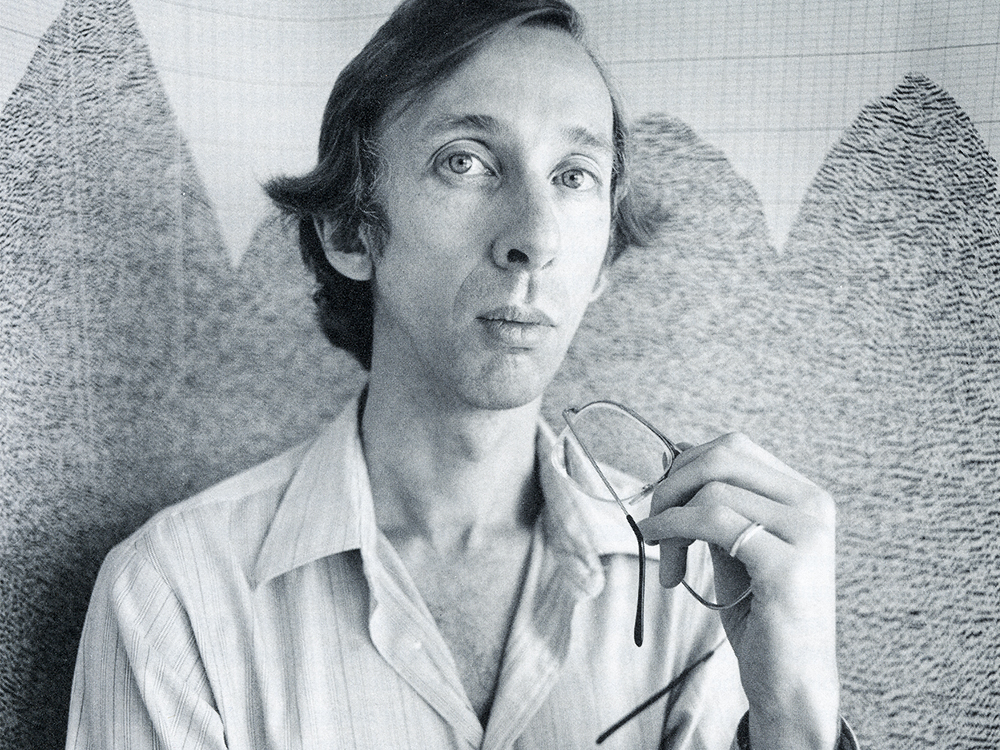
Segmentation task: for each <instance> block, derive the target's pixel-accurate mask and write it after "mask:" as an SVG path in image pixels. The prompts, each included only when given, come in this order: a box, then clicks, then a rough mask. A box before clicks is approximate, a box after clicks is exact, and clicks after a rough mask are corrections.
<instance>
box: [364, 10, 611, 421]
mask: <svg viewBox="0 0 1000 750" xmlns="http://www.w3.org/2000/svg"><path fill="white" fill-rule="evenodd" d="M379 145H380V152H381V155H382V157H383V159H384V178H385V179H384V182H383V183H382V184H381V185H380V186H379V198H380V204H381V205H382V207H383V209H384V210H385V214H386V217H387V218H388V220H389V236H388V239H387V241H386V242H385V243H384V244H383V245H382V246H381V249H380V251H377V252H376V253H375V254H374V256H373V263H374V275H375V280H374V291H375V338H374V354H373V370H377V368H380V367H390V368H395V369H394V371H395V373H397V374H398V375H401V376H402V378H401V379H402V380H404V381H405V383H406V387H407V388H413V389H417V390H420V391H422V392H423V393H425V394H431V395H432V396H433V397H435V398H438V399H445V400H447V401H449V402H452V403H456V404H463V405H465V406H471V407H475V408H487V409H502V408H511V407H516V406H520V405H524V404H527V403H530V402H532V401H534V400H536V399H538V398H539V397H540V396H541V394H542V391H543V390H544V388H545V386H546V385H547V384H548V382H549V381H550V380H551V378H552V376H553V375H554V374H555V371H556V369H557V368H558V366H559V364H560V362H561V361H562V359H563V356H564V354H565V352H566V349H567V348H568V347H569V344H570V341H571V340H572V338H573V334H574V333H575V332H576V329H577V326H578V325H579V322H580V319H581V317H582V316H583V313H584V311H585V309H586V307H587V305H588V303H589V302H590V301H591V300H592V299H593V297H594V296H596V293H597V289H598V287H599V282H600V280H601V277H602V269H603V263H604V258H605V253H606V251H607V247H608V237H609V232H610V224H611V199H610V187H611V177H612V164H613V157H614V151H613V125H612V108H611V98H610V95H609V93H608V90H607V87H606V85H605V83H604V81H603V79H602V77H601V75H600V73H599V72H598V70H597V68H596V67H595V65H594V64H593V62H592V61H591V60H590V58H589V57H588V56H587V54H586V52H585V51H584V50H583V49H582V48H581V46H580V45H579V44H578V43H577V42H576V41H575V40H573V39H572V37H570V36H569V35H568V34H565V33H563V32H560V31H554V30H550V29H542V28H531V27H520V28H517V29H514V30H512V31H510V32H505V33H503V34H502V35H500V36H498V37H496V38H495V39H493V40H491V41H490V42H488V43H487V44H486V45H485V46H484V47H483V48H482V49H481V50H480V51H479V52H478V53H477V54H476V55H475V56H474V57H473V58H472V59H471V60H469V61H468V62H467V63H466V64H465V65H463V66H462V67H461V68H459V70H458V71H457V72H456V73H455V74H454V75H452V76H451V77H450V78H448V79H447V80H445V81H443V82H442V83H441V84H439V85H438V86H437V87H436V88H435V89H434V91H433V93H432V94H431V95H430V96H428V97H426V98H424V99H422V100H420V101H417V102H415V103H413V104H412V105H410V106H409V107H408V108H406V109H404V110H403V112H402V114H400V115H399V116H398V117H396V118H395V119H394V120H392V121H391V122H389V124H388V125H387V126H385V127H384V129H383V132H382V133H381V137H380V140H379Z"/></svg>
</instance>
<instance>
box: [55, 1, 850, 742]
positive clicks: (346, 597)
mask: <svg viewBox="0 0 1000 750" xmlns="http://www.w3.org/2000/svg"><path fill="white" fill-rule="evenodd" d="M269 191H270V193H271V195H272V197H274V198H275V199H276V200H277V201H278V202H279V203H280V204H281V205H283V206H285V207H286V208H287V209H288V210H290V211H293V212H294V213H295V214H296V215H298V216H299V218H300V236H301V240H302V246H303V253H304V256H305V258H306V260H307V263H308V264H309V265H310V267H311V268H312V269H313V270H314V272H315V273H316V276H317V280H318V282H319V289H318V292H317V301H318V303H319V308H320V318H321V322H322V324H323V326H324V330H325V331H326V333H327V335H328V336H329V337H330V339H331V340H332V341H333V342H334V343H336V344H337V345H340V346H345V347H346V348H348V349H349V350H350V351H352V352H353V353H354V354H355V355H356V356H357V357H358V358H359V360H360V361H361V362H362V363H363V364H365V365H366V367H369V368H370V377H369V380H368V383H367V386H366V388H365V391H364V392H363V393H362V394H360V395H359V397H358V399H356V400H355V401H354V402H353V403H352V404H351V405H350V406H349V407H348V408H347V409H346V410H345V411H344V413H343V414H342V415H341V417H340V418H339V419H338V420H337V421H336V422H335V423H333V424H332V425H330V427H329V428H327V429H326V430H325V431H324V432H323V434H322V435H321V436H320V437H319V438H318V439H317V440H316V441H315V442H314V443H312V444H311V445H307V446H302V447H300V448H298V449H295V450H293V451H291V452H290V453H288V454H286V455H284V456H280V457H278V458H277V459H274V460H272V461H271V462H268V463H267V464H264V465H262V466H260V467H257V468H256V469H253V470H251V471H249V472H247V473H245V474H242V475H240V476H238V477H235V478H233V479H231V480H229V481H228V482H225V483H223V484H222V485H219V486H218V487H215V488H212V489H210V490H208V491H206V492H205V493H202V494H201V495H199V496H198V497H196V498H193V499H192V500H189V501H187V502H185V503H181V504H179V505H177V506H175V507H173V508H170V509H167V510H166V511H164V512H163V513H161V514H160V515H158V516H157V517H156V518H154V519H153V520H151V521H150V522H149V523H148V524H147V525H146V526H145V527H144V528H143V529H141V530H140V531H139V532H137V534H136V535H134V536H133V537H132V538H131V539H129V540H127V541H126V542H124V543H123V544H122V545H119V547H117V548H116V549H115V550H114V551H113V552H112V553H111V555H109V558H108V560H107V562H106V563H105V566H104V568H103V569H102V573H101V577H100V580H99V581H98V584H97V587H96V589H95V594H94V598H93V602H92V605H91V611H90V613H89V615H88V621H87V625H86V628H85V633H84V638H83V642H82V644H81V651H80V661H79V664H78V667H77V675H76V680H75V684H74V696H73V704H72V708H71V719H70V734H69V743H68V744H69V746H70V747H119V746H121V747H129V748H142V747H166V748H182V747H199V748H202V747H208V748H221V747H230V748H265V747H266V748H271V747H274V748H279V747H280V748H285V747H304V748H309V747H328V746H330V747H421V748H437V747H449V748H450V747H489V748H493V747H496V748H500V747H518V748H536V747H537V748H549V747H584V746H587V747H589V746H591V745H592V744H593V743H594V742H595V739H596V738H597V736H598V734H600V733H601V731H602V730H604V729H606V728H607V727H609V726H610V725H611V724H612V723H614V722H615V721H616V719H618V718H619V717H621V716H623V715H625V714H626V713H627V712H628V711H629V710H630V709H631V708H632V707H633V706H636V705H637V704H639V703H640V702H641V701H642V700H643V699H644V698H645V697H646V696H648V695H650V694H651V693H653V692H654V691H655V690H657V689H658V688H660V687H662V686H664V685H667V684H668V683H674V684H675V687H674V688H673V690H672V691H671V693H670V694H669V696H668V697H667V698H666V700H665V701H663V703H660V704H658V707H655V708H651V709H648V710H646V711H642V712H640V713H639V714H638V715H637V716H635V717H634V718H633V719H631V720H630V721H627V722H626V723H625V724H624V725H623V726H622V727H621V728H620V729H618V730H617V731H616V732H615V733H613V734H612V735H611V736H610V738H609V739H608V740H607V742H608V744H609V745H611V746H621V747H661V746H663V747H677V748H702V747H705V748H719V749H720V750H722V749H723V748H726V747H730V746H740V745H742V746H752V747H755V748H822V749H824V750H829V749H830V748H834V747H836V746H838V742H839V743H841V744H843V745H844V746H850V743H851V740H850V738H849V737H848V736H847V735H848V734H849V732H846V731H845V732H843V733H842V731H841V722H840V719H839V717H838V693H839V685H838V678H837V669H836V661H835V654H834V641H835V635H834V582H833V570H834V561H833V535H834V529H833V503H832V500H831V499H830V498H829V496H828V495H827V494H826V493H824V492H822V491H821V490H819V489H818V488H817V487H816V486H815V485H813V484H812V483H811V482H809V481H808V480H806V479H805V478H804V477H802V476H801V475H799V474H797V473H796V472H794V471H792V470H791V469H788V468H787V467H785V466H784V465H783V464H781V463H780V462H779V461H778V460H777V459H775V458H774V457H772V456H770V455H768V454H767V453H765V452H764V451H762V450H761V449H760V448H758V447H756V446H755V445H753V444H752V443H750V442H749V441H748V440H747V439H745V438H743V437H740V436H726V437H723V438H720V439H719V440H716V441H714V442H712V443H709V444H707V445H703V446H698V447H693V448H690V449H688V450H685V451H684V452H683V453H681V455H680V456H679V457H678V458H677V460H676V462H675V464H674V465H673V466H672V467H671V469H670V473H669V475H668V476H667V478H666V479H665V480H664V481H663V482H661V484H660V485H659V486H658V488H657V490H656V495H655V497H654V499H653V513H652V515H651V516H650V517H649V518H648V519H645V520H643V521H641V522H640V523H639V527H640V528H641V531H642V533H643V535H644V536H645V538H646V540H647V542H650V543H657V542H659V543H661V544H660V545H659V547H660V579H661V581H662V583H663V584H664V587H660V586H658V585H657V584H656V583H652V584H650V585H649V586H647V587H646V597H647V599H648V602H647V611H646V624H647V628H648V631H647V633H646V637H645V643H644V645H643V646H642V647H641V648H637V647H636V646H635V645H634V644H633V643H632V639H631V637H632V629H631V621H630V618H631V612H632V602H633V599H632V597H633V596H634V592H635V590H636V585H637V580H636V577H637V564H636V559H637V558H636V549H635V544H634V538H633V537H632V536H631V531H630V530H629V528H628V526H627V525H626V524H625V523H624V522H623V521H622V519H621V518H620V516H619V517H612V516H608V515H607V513H606V512H605V511H604V510H602V509H601V508H598V507H596V506H595V505H594V504H592V503H588V501H587V500H586V498H584V497H581V496H580V493H578V492H576V491H575V490H574V488H573V487H572V486H571V485H570V484H569V483H568V481H567V478H566V475H565V471H564V467H565V463H564V461H561V460H559V459H558V457H559V456H560V455H561V453H560V447H559V446H558V445H556V444H555V440H554V438H553V436H552V434H551V432H550V431H549V430H548V428H547V427H546V426H545V425H543V424H541V422H540V417H539V405H540V402H541V398H542V394H543V392H544V390H545V388H546V386H547V384H548V383H549V381H550V380H551V378H552V377H553V375H554V373H555V371H556V369H557V368H558V366H559V364H560V362H561V361H562V358H563V356H564V354H565V352H566V350H567V347H568V346H569V344H570V341H571V339H572V337H573V334H574V333H575V331H576V329H577V326H578V325H579V322H580V319H581V318H582V316H583V314H584V312H585V310H586V308H587V306H588V304H589V303H590V302H591V301H592V300H593V299H594V298H595V297H597V296H598V295H599V294H600V291H601V289H602V286H603V283H604V279H605V275H606V273H607V272H608V268H609V265H610V263H611V262H612V260H613V259H614V257H616V256H617V254H618V253H620V252H621V251H623V250H624V248H625V247H626V246H627V245H628V244H630V243H634V242H638V241H639V240H640V239H641V222H639V221H638V220H637V219H636V218H635V211H634V207H633V206H632V203H631V200H630V197H629V194H628V170H627V150H626V140H625V129H624V125H623V121H622V117H621V113H620V108H619V107H618V104H617V101H616V100H615V99H614V98H613V97H612V95H611V93H610V90H609V87H608V85H607V81H606V79H605V76H604V75H603V73H602V71H601V69H600V68H599V67H598V65H597V63H596V62H595V61H594V59H593V57H592V55H591V54H590V53H589V52H588V50H587V48H586V47H585V46H584V45H583V43H582V41H581V32H580V30H579V21H578V19H577V17H576V15H575V14H574V12H573V11H572V10H571V9H570V8H569V7H568V6H566V5H564V4H563V3H562V2H561V1H560V0H505V1H504V2H486V1H485V0H484V1H482V2H467V1H465V2H463V1H462V0H453V1H452V0H445V1H444V2H435V1H434V0H415V1H413V2H406V3H404V4H403V5H402V6H400V8H399V9H397V11H396V12H395V13H394V15H393V17H392V18H390V20H389V21H388V22H387V23H386V25H385V26H383V27H382V29H380V30H379V32H378V33H377V34H376V35H375V37H374V38H373V39H372V41H371V42H369V44H368V46H367V47H366V48H365V50H364V51H362V53H361V54H359V56H358V57H357V58H356V59H355V60H354V61H353V62H352V63H351V64H350V65H349V66H348V68H347V69H345V71H344V72H343V73H342V74H341V76H340V78H339V79H338V82H337V84H336V86H335V88H334V91H333V93H332V95H331V99H330V103H329V105H328V108H327V113H326V116H325V118H324V127H323V132H322V134H321V143H320V159H319V163H318V165H317V167H316V168H315V169H314V170H313V172H311V173H310V174H308V175H306V176H304V177H302V178H295V179H284V180H279V181H276V182H274V183H272V184H271V185H270V186H269ZM553 456H556V460H553V458H552V457H553ZM691 539H703V540H706V541H709V542H711V543H713V544H715V545H717V546H718V547H720V548H721V549H725V550H729V551H730V553H731V554H732V557H731V558H730V557H727V556H725V555H724V554H722V555H716V558H715V574H716V576H717V582H718V585H719V587H720V590H727V589H728V588H731V587H732V586H734V585H736V584H735V583H734V582H735V581H738V580H745V579H746V577H747V575H749V579H750V581H751V583H752V595H751V596H750V597H749V598H748V599H746V600H744V601H743V602H741V603H740V604H738V605H736V606H734V607H732V608H730V609H727V610H725V611H724V612H723V613H722V617H721V624H720V618H719V617H717V616H716V615H715V613H713V612H711V611H709V610H708V609H705V608H704V607H702V606H701V605H700V604H698V603H697V602H695V601H694V600H693V599H692V598H691V597H688V596H687V595H686V593H685V592H684V591H683V589H680V588H673V587H674V586H675V584H676V583H678V582H679V581H680V579H681V578H682V577H683V576H684V560H685V551H686V544H687V543H688V541H689V540H691ZM654 549H655V548H654ZM695 573H696V574H697V571H695ZM723 626H724V629H725V634H723V632H722V631H723ZM727 638H728V644H725V643H724V642H725V641H726V639H727ZM720 642H722V643H723V645H720ZM734 655H735V659H734ZM744 712H746V714H745V719H744V721H743V723H742V728H741V729H740V731H739V733H738V732H737V724H738V723H739V722H740V719H741V716H744Z"/></svg>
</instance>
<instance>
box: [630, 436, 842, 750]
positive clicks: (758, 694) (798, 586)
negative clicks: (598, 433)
mask: <svg viewBox="0 0 1000 750" xmlns="http://www.w3.org/2000/svg"><path fill="white" fill-rule="evenodd" d="M754 523H759V524H761V525H762V526H763V528H762V529H760V530H759V531H756V532H755V533H752V534H750V535H749V536H746V537H745V542H743V543H742V544H740V545H739V548H738V549H737V551H736V554H735V557H730V556H729V554H728V550H730V549H732V547H733V545H734V543H735V542H736V540H737V539H738V538H739V537H740V536H741V534H742V533H743V532H744V531H745V530H747V529H748V528H749V527H750V526H751V525H752V524H754ZM639 527H640V528H641V530H642V533H643V535H644V537H645V538H646V540H647V541H648V542H650V543H653V542H658V543H660V548H661V559H660V581H661V583H662V584H663V585H664V586H668V587H669V586H674V585H676V584H678V583H679V582H680V580H681V579H682V578H683V577H684V568H685V558H686V553H687V545H688V544H689V543H690V540H692V539H703V540H705V541H707V542H709V543H710V544H711V545H712V547H711V549H712V559H713V564H714V567H715V578H716V588H717V591H718V595H719V600H720V601H726V600H727V597H728V600H730V601H731V600H733V599H735V598H736V597H737V596H738V595H739V593H740V592H741V591H743V590H744V589H745V588H746V586H747V584H748V583H749V585H750V586H751V590H752V592H753V594H752V596H750V597H749V598H747V599H745V600H744V601H742V602H740V603H739V604H737V605H736V606H734V607H732V608H730V609H727V610H723V611H722V612H721V613H720V614H721V617H722V623H723V626H724V627H725V629H726V634H727V635H728V637H729V641H730V643H731V644H732V647H733V650H734V651H735V652H736V656H737V658H738V659H739V664H740V679H741V681H742V683H743V689H744V691H745V692H746V695H747V698H748V700H749V702H750V744H751V746H752V747H753V748H759V749H760V750H765V749H766V750H778V749H779V748H796V750H799V749H800V748H803V749H804V748H817V750H831V749H832V748H833V747H835V745H836V743H837V737H838V734H839V729H840V719H839V716H838V710H839V705H838V704H839V691H840V686H839V678H838V675H837V663H836V625H835V619H836V611H835V610H836V591H835V588H836V587H835V559H834V537H835V505H834V502H833V499H832V498H831V497H830V495H829V494H828V493H827V492H825V491H823V490H822V489H820V488H819V487H817V486H816V485H815V484H814V483H813V482H811V481H809V480H808V479H806V478H805V477H804V476H802V475H801V474H799V473H798V472H796V471H794V470H793V469H790V468H789V467H787V466H785V465H784V464H783V463H782V462H781V461H779V460H778V459H777V458H775V457H774V456H772V455H771V454H770V453H768V452H767V451H765V450H764V449H762V448H760V447H759V446H757V445H756V444H754V443H753V442H752V441H751V440H749V439H748V438H747V437H745V436H743V435H740V434H732V435H726V436H724V437H721V438H718V439H717V440H714V441H712V442H710V443H706V444H705V445H701V446H698V447H695V448H690V449H688V450H686V451H684V452H683V453H682V454H681V455H680V456H679V457H678V458H677V459H676V461H675V462H674V465H673V467H672V469H671V471H670V475H669V476H668V477H667V478H666V479H665V480H664V481H663V482H662V483H661V484H660V486H659V487H658V489H657V491H656V494H655V495H654V497H653V502H652V509H651V514H650V517H649V518H648V519H646V520H644V521H641V522H639Z"/></svg>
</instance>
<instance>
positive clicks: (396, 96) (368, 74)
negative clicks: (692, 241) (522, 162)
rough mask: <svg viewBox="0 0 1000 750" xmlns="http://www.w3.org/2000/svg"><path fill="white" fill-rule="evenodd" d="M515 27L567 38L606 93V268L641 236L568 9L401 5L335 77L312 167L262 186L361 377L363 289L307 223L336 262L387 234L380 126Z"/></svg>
mask: <svg viewBox="0 0 1000 750" xmlns="http://www.w3.org/2000/svg"><path fill="white" fill-rule="evenodd" d="M517 25H531V26H544V27H548V28H554V29H558V30H562V31H565V32H566V33H568V34H570V35H571V36H572V37H573V38H574V39H576V40H577V41H578V42H580V44H581V45H583V47H584V49H585V50H587V52H588V54H590V57H591V59H593V60H594V64H595V65H597V67H598V70H599V71H600V72H601V75H602V76H603V77H604V80H605V82H606V83H607V84H608V90H609V91H610V92H611V99H612V108H613V112H614V146H615V159H614V173H613V176H612V182H611V195H612V206H613V209H612V233H611V239H610V243H609V248H608V257H609V262H610V261H613V260H615V259H617V257H618V256H619V255H621V253H622V252H624V250H625V249H626V247H628V246H629V245H634V244H644V243H645V241H646V240H647V238H648V236H649V230H648V227H647V226H646V224H645V222H644V221H643V219H642V218H641V217H640V215H639V212H638V211H637V210H636V209H635V206H634V205H633V204H634V198H633V199H631V200H630V198H629V195H630V191H629V189H628V185H627V177H628V173H627V169H626V166H627V161H628V153H627V148H628V134H627V129H626V125H625V120H624V116H623V113H622V108H621V104H620V101H619V99H618V96H617V94H616V93H615V91H614V89H613V87H612V86H611V83H610V81H609V80H608V77H607V75H605V73H604V70H603V68H602V67H601V65H600V63H599V62H598V61H597V60H596V58H594V55H593V54H592V53H591V52H590V50H589V48H588V47H587V45H586V44H585V42H584V38H583V24H582V21H581V19H580V17H579V15H578V14H577V13H576V11H575V10H574V9H573V8H572V7H570V6H569V5H568V4H566V3H565V2H563V0H404V2H403V3H402V4H401V5H400V6H399V7H397V8H396V10H395V11H394V12H393V13H392V15H391V16H390V17H389V19H388V20H387V21H386V22H385V23H384V24H383V25H382V26H381V28H379V30H378V31H377V32H375V35H374V36H373V37H372V38H371V40H370V41H369V42H368V44H366V45H365V47H364V49H362V50H361V52H360V53H359V54H358V55H357V57H355V58H354V59H353V60H351V62H350V63H348V65H347V67H345V68H344V70H343V71H342V72H341V74H340V75H339V76H338V77H337V81H336V83H335V84H334V87H333V91H332V92H331V94H330V98H329V100H328V101H327V105H326V111H325V112H324V114H323V126H322V130H321V132H320V139H319V160H318V163H317V165H316V167H315V168H313V170H312V171H311V172H309V173H308V174H305V175H303V176H301V177H278V178H276V179H273V180H271V181H270V182H268V183H267V184H266V185H265V186H264V189H265V190H266V191H267V194H268V195H269V196H270V197H271V199H272V200H273V201H274V202H275V203H276V204H277V205H278V206H279V207H281V208H282V209H283V210H285V211H286V212H288V213H289V214H291V215H293V216H295V217H297V218H298V219H299V244H300V248H301V251H302V258H303V260H304V262H305V264H306V266H307V267H308V268H309V270H310V271H312V273H313V274H314V275H315V277H316V283H317V286H316V290H315V292H314V294H313V299H314V300H315V302H316V305H317V308H318V309H317V317H318V319H319V323H320V326H321V328H322V329H323V333H324V334H326V337H327V338H328V339H329V340H330V341H331V342H332V343H333V344H334V345H335V346H338V347H342V348H344V349H346V350H347V351H348V352H350V353H351V354H353V355H354V356H355V357H356V358H357V359H358V361H359V362H360V363H361V365H362V366H363V367H365V369H369V368H370V367H371V350H372V318H373V301H372V290H371V282H370V281H360V282H359V281H355V280H353V279H349V278H347V277H345V276H343V275H342V274H340V273H339V272H337V271H336V270H335V269H334V268H333V266H331V265H330V263H329V261H328V260H327V259H326V255H325V254H324V252H323V247H322V244H321V243H320V239H319V236H318V235H317V233H316V229H315V226H314V223H313V218H314V217H316V216H320V215H322V216H325V217H327V220H329V221H333V222H334V230H333V241H334V242H335V243H336V244H337V245H338V246H339V247H340V248H341V249H342V250H343V251H344V252H362V251H363V247H362V246H361V244H360V243H361V239H360V236H361V232H362V231H364V232H367V233H368V236H369V237H372V238H376V239H379V238H384V237H385V234H386V233H387V232H388V226H387V222H386V219H385V216H384V213H383V211H382V210H381V208H380V206H379V204H378V202H377V199H376V180H377V178H378V176H379V166H378V158H379V157H378V154H377V151H376V147H377V136H378V133H379V128H380V127H381V125H382V124H383V118H384V117H385V116H386V114H387V113H389V112H391V111H394V110H396V109H397V108H398V107H399V106H400V105H404V106H405V105H406V104H408V103H409V102H412V101H414V100H415V99H416V98H417V97H419V96H420V95H421V94H425V93H427V92H429V91H430V90H432V89H433V88H434V86H435V85H436V84H437V83H438V82H440V81H442V80H444V79H445V78H447V77H448V76H449V75H450V74H452V73H453V72H455V71H456V70H457V69H458V68H459V67H460V66H461V65H462V64H463V63H464V62H466V61H467V60H468V59H470V58H471V57H472V56H473V55H474V54H475V53H476V52H477V51H478V50H479V49H481V48H482V46H483V45H484V44H485V43H486V42H487V41H488V40H489V39H490V38H492V37H493V36H494V35H495V34H496V33H498V32H499V31H501V30H502V29H504V28H509V27H511V26H517Z"/></svg>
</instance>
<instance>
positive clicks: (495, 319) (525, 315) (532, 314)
mask: <svg viewBox="0 0 1000 750" xmlns="http://www.w3.org/2000/svg"><path fill="white" fill-rule="evenodd" d="M478 320H479V321H480V322H481V323H482V324H483V328H484V329H485V330H486V332H487V334H488V335H489V336H490V338H491V339H492V340H493V341H495V342H497V343H499V344H502V345H505V346H511V347H515V348H525V349H527V348H531V347H534V346H536V345H538V344H540V343H542V341H543V339H544V338H545V337H546V336H547V335H548V334H549V333H551V332H552V331H553V330H555V327H556V324H555V321H553V320H552V318H550V317H549V316H548V315H546V314H545V313H544V312H542V311H541V310H538V309H536V308H533V307H521V306H517V305H504V306H502V307H497V308H494V309H493V310H489V311H487V312H485V313H482V314H481V315H479V316H478Z"/></svg>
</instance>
